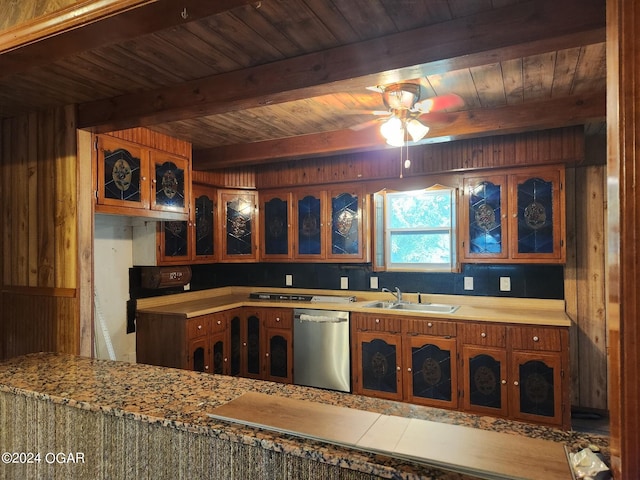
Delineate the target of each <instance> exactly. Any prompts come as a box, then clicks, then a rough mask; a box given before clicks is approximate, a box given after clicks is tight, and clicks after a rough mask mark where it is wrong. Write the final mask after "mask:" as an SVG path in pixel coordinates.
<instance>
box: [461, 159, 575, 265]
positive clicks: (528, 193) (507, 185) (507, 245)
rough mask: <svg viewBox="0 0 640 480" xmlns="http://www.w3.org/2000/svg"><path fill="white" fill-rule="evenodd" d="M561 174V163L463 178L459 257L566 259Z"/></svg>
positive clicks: (474, 260)
mask: <svg viewBox="0 0 640 480" xmlns="http://www.w3.org/2000/svg"><path fill="white" fill-rule="evenodd" d="M512 172H513V171H512ZM564 177H565V172H564V167H563V166H552V167H535V168H526V169H521V170H518V171H517V172H514V173H509V172H504V173H501V172H495V173H492V174H490V175H468V176H465V178H464V189H463V201H462V219H461V234H462V248H461V250H462V252H461V258H462V260H461V261H462V262H463V263H464V262H468V263H482V262H490V263H505V262H518V263H564V262H565V261H566V247H565V192H564Z"/></svg>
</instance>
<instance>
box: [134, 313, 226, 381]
mask: <svg viewBox="0 0 640 480" xmlns="http://www.w3.org/2000/svg"><path fill="white" fill-rule="evenodd" d="M228 325H229V322H228V317H227V314H226V312H221V313H214V314H210V315H202V316H199V317H195V318H190V319H185V318H184V316H182V315H164V314H152V313H140V312H138V315H137V318H136V357H137V361H138V363H148V364H151V365H161V366H164V367H173V368H183V369H187V370H195V371H199V372H210V373H218V374H223V375H226V374H229V372H230V361H229V360H230V354H231V342H230V336H229V328H228Z"/></svg>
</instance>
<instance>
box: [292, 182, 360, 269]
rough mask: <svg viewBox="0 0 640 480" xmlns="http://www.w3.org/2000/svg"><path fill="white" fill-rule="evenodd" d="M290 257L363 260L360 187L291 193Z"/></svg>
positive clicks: (310, 259)
mask: <svg viewBox="0 0 640 480" xmlns="http://www.w3.org/2000/svg"><path fill="white" fill-rule="evenodd" d="M293 203H294V210H293V214H294V248H293V257H294V258H295V259H298V260H305V261H314V260H323V261H336V262H338V261H341V262H344V261H354V262H358V261H366V260H367V259H368V253H369V249H368V248H367V242H366V241H365V239H367V238H368V235H366V234H365V228H366V219H367V215H366V212H367V210H366V208H365V207H366V196H365V194H364V190H363V189H362V188H360V187H355V188H351V189H345V188H339V187H338V188H332V189H329V190H323V191H318V192H314V193H311V194H307V193H306V192H294V194H293Z"/></svg>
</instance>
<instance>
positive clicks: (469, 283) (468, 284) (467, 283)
mask: <svg viewBox="0 0 640 480" xmlns="http://www.w3.org/2000/svg"><path fill="white" fill-rule="evenodd" d="M464 289H465V290H473V277H464Z"/></svg>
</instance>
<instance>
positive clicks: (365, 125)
mask: <svg viewBox="0 0 640 480" xmlns="http://www.w3.org/2000/svg"><path fill="white" fill-rule="evenodd" d="M380 120H381V119H380V118H376V119H373V120H369V121H368V122H362V123H358V124H357V125H354V126H352V127H349V130H353V131H354V132H359V131H360V130H364V129H365V128H369V127H371V126H373V125H376V124H378V123H380Z"/></svg>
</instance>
